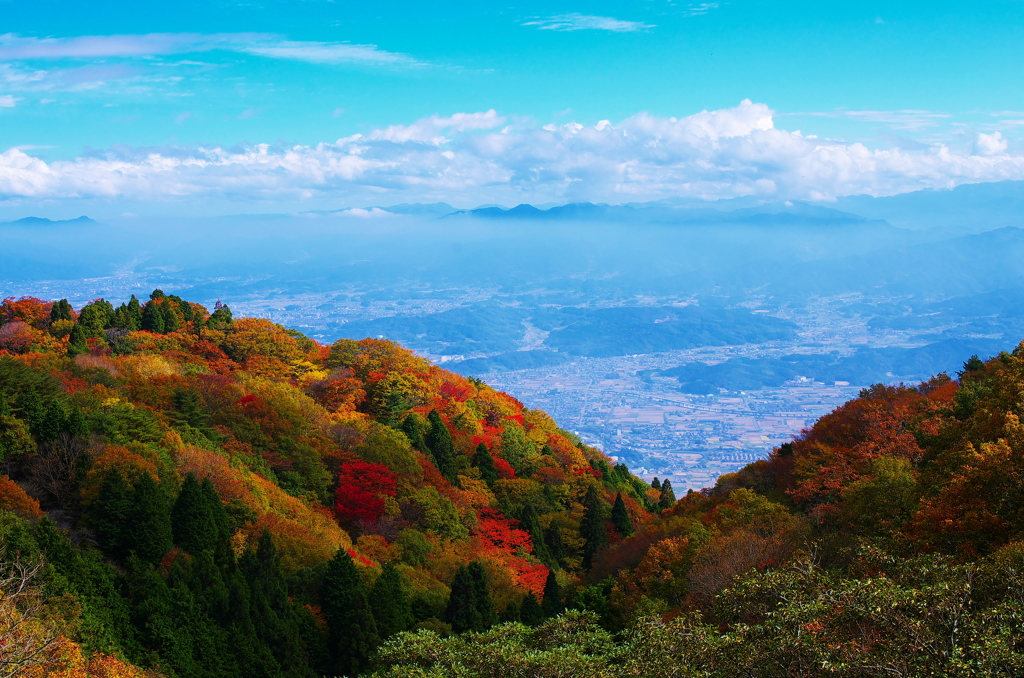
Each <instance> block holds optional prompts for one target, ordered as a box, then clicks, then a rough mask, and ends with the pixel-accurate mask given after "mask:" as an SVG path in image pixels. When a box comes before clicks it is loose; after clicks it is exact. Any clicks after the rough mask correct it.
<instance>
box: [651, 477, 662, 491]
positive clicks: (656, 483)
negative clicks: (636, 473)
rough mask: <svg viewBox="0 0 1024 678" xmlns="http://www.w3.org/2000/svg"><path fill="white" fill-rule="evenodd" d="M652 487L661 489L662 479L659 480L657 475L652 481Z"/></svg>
mask: <svg viewBox="0 0 1024 678" xmlns="http://www.w3.org/2000/svg"><path fill="white" fill-rule="evenodd" d="M651 487H653V488H654V489H656V490H659V491H660V490H661V481H660V480H658V478H657V476H655V478H654V480H652V481H651Z"/></svg>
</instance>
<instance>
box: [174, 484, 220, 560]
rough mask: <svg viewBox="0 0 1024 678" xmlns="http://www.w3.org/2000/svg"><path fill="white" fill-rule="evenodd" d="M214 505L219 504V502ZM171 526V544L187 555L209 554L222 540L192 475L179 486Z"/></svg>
mask: <svg viewBox="0 0 1024 678" xmlns="http://www.w3.org/2000/svg"><path fill="white" fill-rule="evenodd" d="M217 504H220V500H219V499H218V500H217ZM221 510H222V511H223V509H221ZM171 524H172V526H173V532H174V543H175V544H177V545H178V546H180V547H181V548H182V549H184V550H185V552H187V553H192V554H197V553H199V552H201V551H210V552H211V553H212V552H213V551H214V549H216V548H217V543H218V542H219V541H220V539H221V528H220V525H218V523H217V515H216V508H215V507H214V506H213V505H212V503H211V502H210V498H209V496H208V495H207V493H206V492H204V491H203V488H202V486H201V485H200V484H199V481H198V480H196V477H195V475H194V474H192V473H189V474H188V475H187V476H185V482H183V483H182V484H181V491H180V492H179V493H178V498H177V499H176V500H175V502H174V508H173V509H172V510H171Z"/></svg>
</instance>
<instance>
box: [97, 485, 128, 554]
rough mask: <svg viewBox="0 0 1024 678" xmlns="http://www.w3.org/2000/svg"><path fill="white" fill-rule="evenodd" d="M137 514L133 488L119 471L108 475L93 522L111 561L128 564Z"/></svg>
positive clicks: (102, 487) (101, 490) (98, 538)
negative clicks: (132, 531) (123, 561)
mask: <svg viewBox="0 0 1024 678" xmlns="http://www.w3.org/2000/svg"><path fill="white" fill-rule="evenodd" d="M134 512H135V502H134V500H133V499H132V492H131V488H130V487H129V486H128V483H127V482H126V481H125V479H124V476H123V475H122V474H121V471H120V470H119V469H117V468H114V469H111V470H110V471H107V474H106V476H105V477H104V478H103V485H102V486H101V487H100V495H99V499H98V501H97V502H96V503H95V504H93V506H92V511H91V513H90V516H89V522H90V524H91V525H92V529H93V531H95V533H96V541H98V542H99V545H100V548H101V549H103V552H104V553H106V554H107V555H108V556H110V557H111V558H115V559H117V560H124V559H125V558H127V557H128V552H129V551H130V550H131V548H132V541H131V530H130V528H131V521H132V518H133V515H134Z"/></svg>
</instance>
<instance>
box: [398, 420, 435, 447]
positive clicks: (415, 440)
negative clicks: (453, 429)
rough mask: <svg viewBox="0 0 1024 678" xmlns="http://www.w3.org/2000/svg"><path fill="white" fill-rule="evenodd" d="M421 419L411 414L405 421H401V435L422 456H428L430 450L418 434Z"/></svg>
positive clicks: (420, 434) (421, 435)
mask: <svg viewBox="0 0 1024 678" xmlns="http://www.w3.org/2000/svg"><path fill="white" fill-rule="evenodd" d="M421 421H422V419H421V418H420V416H419V415H418V414H416V413H415V412H411V413H410V414H409V415H408V416H406V418H405V419H403V420H402V433H404V434H405V437H406V438H408V439H409V443H410V444H411V445H412V446H413V447H414V448H415V449H417V450H419V451H420V452H423V453H424V454H430V449H429V448H427V445H426V443H425V442H424V441H423V434H422V433H421V432H420V422H421Z"/></svg>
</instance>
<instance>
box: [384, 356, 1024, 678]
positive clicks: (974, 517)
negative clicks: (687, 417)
mask: <svg viewBox="0 0 1024 678" xmlns="http://www.w3.org/2000/svg"><path fill="white" fill-rule="evenodd" d="M957 377H958V378H957V379H951V378H950V377H948V376H946V375H945V374H940V375H939V376H938V377H935V378H933V379H931V380H929V381H927V382H925V383H923V384H921V385H919V386H917V387H909V386H898V387H888V386H882V385H878V386H875V387H873V388H870V389H866V390H864V391H863V392H862V393H861V395H860V397H859V398H857V399H855V400H853V401H850V402H849V403H847V404H845V405H843V406H842V407H840V408H838V409H837V410H835V411H834V412H832V413H830V414H828V415H826V416H824V417H823V418H822V419H821V420H819V421H818V422H817V424H816V425H815V426H813V427H812V428H811V429H809V430H807V431H804V432H803V433H802V434H801V435H800V436H798V437H797V438H796V439H795V440H794V441H793V442H792V443H790V444H787V445H783V446H781V447H780V448H779V449H777V450H776V451H775V452H774V453H773V454H772V455H771V457H770V458H769V459H767V460H762V461H758V462H755V463H753V464H751V465H749V466H747V467H746V468H744V469H742V470H741V471H739V472H738V473H735V474H732V475H728V476H723V477H722V478H720V480H719V482H718V484H717V485H716V486H715V487H714V488H710V489H708V490H705V491H702V492H691V493H689V494H687V495H686V496H684V497H682V498H681V499H680V500H679V501H678V502H675V503H673V505H671V506H669V507H668V508H666V509H665V510H663V511H662V513H661V514H660V516H659V517H658V519H656V520H654V521H651V522H647V523H644V524H641V525H637V526H634V527H633V529H632V530H631V532H632V533H631V534H629V535H628V536H626V537H625V538H624V539H622V540H621V541H618V542H617V543H615V544H612V545H611V546H610V548H608V549H605V550H602V551H600V552H599V553H598V554H597V555H596V556H595V557H594V558H593V564H592V567H591V568H590V569H589V570H588V572H587V573H586V574H585V575H584V576H583V577H582V578H581V581H580V582H579V583H578V584H577V585H576V586H575V587H573V588H572V589H571V590H569V591H565V592H563V593H562V600H563V603H564V604H565V605H566V607H567V608H569V610H570V611H568V612H566V613H565V614H563V615H562V616H559V617H556V618H553V619H551V620H549V621H547V622H545V623H544V624H543V625H542V626H541V627H539V628H536V629H533V628H529V627H524V626H515V627H513V626H509V627H501V628H500V629H493V630H491V631H486V632H481V633H476V634H467V635H465V636H460V637H452V638H441V637H438V636H437V635H434V634H432V633H431V632H429V631H419V632H417V633H415V634H407V635H405V636H403V637H402V638H400V639H398V640H395V641H392V642H391V643H388V644H387V645H385V646H384V648H383V649H382V651H381V663H382V669H381V670H380V672H379V675H380V676H388V677H393V678H398V677H402V678H405V677H411V676H423V675H429V676H444V675H462V676H481V677H482V676H493V675H503V676H534V675H545V676H578V675H594V676H653V677H660V676H665V677H669V676H672V677H675V676H716V677H719V676H720V677H722V678H726V677H732V676H765V677H768V676H773V677H774V676H779V677H782V676H824V675H834V676H1007V677H1009V676H1019V675H1022V673H1024V632H1022V628H1024V627H1022V623H1021V620H1022V619H1024V594H1022V591H1024V512H1022V508H1021V507H1022V506H1024V482H1022V478H1024V425H1022V423H1021V418H1022V417H1024V411H1022V408H1024V400H1022V397H1021V396H1022V394H1024V345H1022V346H1021V347H1018V348H1017V350H1015V351H1014V352H1013V353H1012V354H1011V353H1003V354H1000V355H999V356H997V357H996V358H994V359H992V360H989V361H987V362H983V361H981V360H979V359H978V358H977V357H974V358H971V359H970V360H968V361H967V362H966V363H965V364H964V368H963V370H962V371H961V372H960V373H959V374H958V375H957ZM626 531H627V530H623V532H626Z"/></svg>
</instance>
